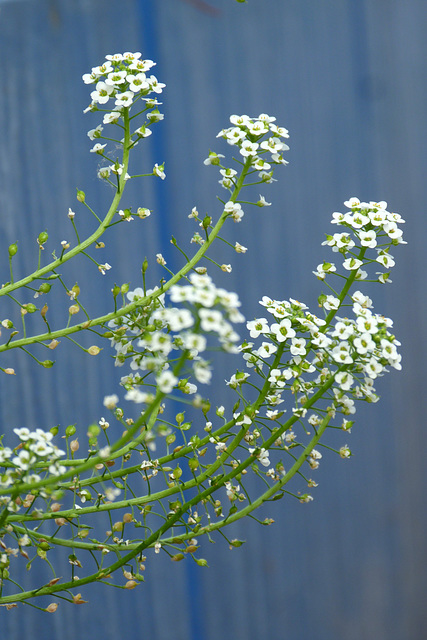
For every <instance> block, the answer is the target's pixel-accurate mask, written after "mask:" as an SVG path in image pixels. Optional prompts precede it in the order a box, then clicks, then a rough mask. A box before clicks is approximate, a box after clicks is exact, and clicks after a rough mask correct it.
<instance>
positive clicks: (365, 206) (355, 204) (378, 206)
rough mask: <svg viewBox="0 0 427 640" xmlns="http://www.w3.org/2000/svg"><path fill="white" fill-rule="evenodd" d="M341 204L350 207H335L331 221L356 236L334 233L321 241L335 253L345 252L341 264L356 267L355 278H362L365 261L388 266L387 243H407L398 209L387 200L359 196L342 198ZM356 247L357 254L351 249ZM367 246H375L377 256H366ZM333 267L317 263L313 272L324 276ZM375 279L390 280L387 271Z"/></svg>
mask: <svg viewBox="0 0 427 640" xmlns="http://www.w3.org/2000/svg"><path fill="white" fill-rule="evenodd" d="M344 205H345V206H346V207H347V208H348V209H350V211H347V212H346V213H340V212H338V211H336V212H334V213H333V214H332V224H337V225H340V226H344V227H347V228H349V229H350V231H351V232H352V234H353V235H354V236H355V237H354V239H353V238H352V237H351V234H350V233H349V232H343V233H334V234H333V235H327V236H326V240H325V241H324V242H323V244H324V245H327V246H329V247H331V248H332V251H334V252H335V253H338V252H339V253H341V254H342V255H343V256H346V259H345V260H344V262H343V267H344V269H346V270H347V271H356V278H357V279H358V280H364V279H366V278H367V273H366V271H364V270H363V269H362V266H363V265H364V263H372V262H376V263H378V264H380V265H382V266H383V267H385V268H386V269H387V270H389V269H391V268H392V267H393V266H394V265H395V262H394V258H393V256H392V255H391V254H390V246H391V245H397V244H406V242H405V241H404V240H403V231H402V229H400V228H399V226H398V225H399V224H402V223H404V222H405V221H404V220H403V219H402V217H401V216H400V215H399V214H398V213H393V212H390V211H387V203H386V202H384V201H381V202H360V200H359V199H358V198H350V199H349V200H346V202H344ZM356 249H359V255H356V254H355V253H354V251H355V250H356ZM367 249H375V251H376V253H377V257H376V258H375V259H374V260H373V259H369V260H367V261H366V260H365V259H364V256H365V252H366V250H367ZM335 271H336V266H335V265H334V264H333V263H329V262H324V263H323V264H320V265H318V267H317V270H316V271H314V274H315V275H316V276H317V277H318V278H319V279H321V280H323V279H324V278H325V276H326V274H327V273H333V272H335ZM376 275H377V276H378V278H377V281H378V282H382V283H385V282H391V280H390V279H389V273H388V271H387V272H385V273H384V272H377V273H376Z"/></svg>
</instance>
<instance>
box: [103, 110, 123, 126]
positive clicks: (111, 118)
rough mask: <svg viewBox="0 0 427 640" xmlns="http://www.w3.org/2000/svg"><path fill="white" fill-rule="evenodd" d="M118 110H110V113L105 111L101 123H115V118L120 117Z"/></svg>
mask: <svg viewBox="0 0 427 640" xmlns="http://www.w3.org/2000/svg"><path fill="white" fill-rule="evenodd" d="M120 116H121V113H120V111H112V112H111V113H105V114H104V118H103V120H102V122H103V124H112V123H114V124H115V123H117V120H118V119H119V118H120Z"/></svg>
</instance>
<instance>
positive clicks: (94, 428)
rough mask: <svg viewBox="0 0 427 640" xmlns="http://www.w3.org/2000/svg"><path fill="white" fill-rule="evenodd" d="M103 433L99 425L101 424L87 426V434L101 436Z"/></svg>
mask: <svg viewBox="0 0 427 640" xmlns="http://www.w3.org/2000/svg"><path fill="white" fill-rule="evenodd" d="M100 433H101V427H100V426H99V424H96V423H95V424H90V425H89V426H88V428H87V435H88V436H89V437H96V436H99V434H100Z"/></svg>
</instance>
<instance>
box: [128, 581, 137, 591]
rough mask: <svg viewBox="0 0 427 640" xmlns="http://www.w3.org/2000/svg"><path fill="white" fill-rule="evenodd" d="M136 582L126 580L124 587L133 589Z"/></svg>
mask: <svg viewBox="0 0 427 640" xmlns="http://www.w3.org/2000/svg"><path fill="white" fill-rule="evenodd" d="M137 585H138V583H137V582H136V581H135V580H128V581H127V582H126V584H125V589H135V587H136V586H137Z"/></svg>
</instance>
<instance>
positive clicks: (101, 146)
mask: <svg viewBox="0 0 427 640" xmlns="http://www.w3.org/2000/svg"><path fill="white" fill-rule="evenodd" d="M106 146H107V145H106V144H100V143H99V142H97V143H96V144H95V145H94V146H93V147H92V149H91V150H90V153H99V154H102V152H103V150H104V149H105V147H106Z"/></svg>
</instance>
